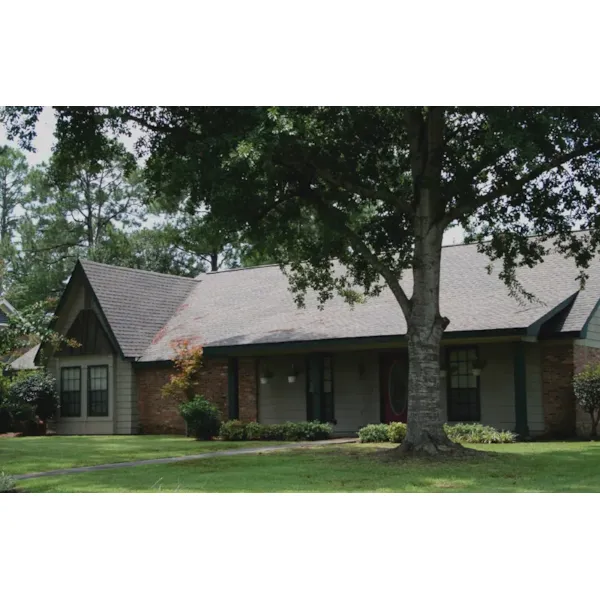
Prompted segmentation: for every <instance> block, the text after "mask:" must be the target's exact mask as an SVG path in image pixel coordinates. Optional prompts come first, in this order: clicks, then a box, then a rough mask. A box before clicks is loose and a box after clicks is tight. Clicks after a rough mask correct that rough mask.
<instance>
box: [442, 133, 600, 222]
mask: <svg viewBox="0 0 600 600" xmlns="http://www.w3.org/2000/svg"><path fill="white" fill-rule="evenodd" d="M598 151H600V142H598V143H596V144H590V145H589V146H584V147H582V148H578V149H576V150H572V151H571V152H567V153H566V154H560V155H558V156H556V157H554V158H553V159H552V160H550V161H548V162H546V163H544V164H542V165H539V166H537V167H535V168H534V169H532V170H531V171H529V173H527V174H526V175H524V176H523V177H521V178H520V179H514V180H513V181H511V182H509V183H507V184H506V185H504V186H502V187H501V188H499V189H497V190H495V191H493V192H489V193H488V194H484V195H483V196H475V197H474V198H473V199H472V200H471V201H469V202H465V203H462V204H457V205H456V206H455V207H454V208H453V209H452V210H450V211H449V212H448V213H447V214H446V216H445V217H444V219H443V221H442V223H443V225H444V226H447V225H449V224H450V223H451V222H452V221H455V220H457V219H460V218H461V217H463V216H465V215H466V214H468V213H470V212H472V211H474V210H477V209H478V208H479V207H481V206H484V205H485V204H487V203H488V202H492V201H494V200H497V199H498V198H501V197H502V196H511V195H512V194H515V193H517V192H520V191H521V190H522V189H523V187H525V185H527V184H528V183H530V182H532V181H533V180H534V179H537V178H538V177H540V176H541V175H543V174H544V173H547V172H548V171H551V170H552V169H555V168H556V167H560V166H561V165H562V164H564V163H566V162H569V161H570V160H573V159H574V158H579V157H580V156H585V155H586V154H591V153H592V152H598Z"/></svg>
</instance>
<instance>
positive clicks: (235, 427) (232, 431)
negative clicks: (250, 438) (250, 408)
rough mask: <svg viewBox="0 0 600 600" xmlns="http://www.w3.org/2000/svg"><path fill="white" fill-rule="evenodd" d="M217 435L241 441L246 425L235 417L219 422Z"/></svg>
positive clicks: (232, 440) (233, 440)
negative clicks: (219, 427)
mask: <svg viewBox="0 0 600 600" xmlns="http://www.w3.org/2000/svg"><path fill="white" fill-rule="evenodd" d="M219 437H220V438H221V439H223V440H227V441H231V442H241V441H243V440H245V439H246V425H244V423H242V422H241V421H238V420H237V419H234V420H232V421H225V422H224V423H222V424H221V429H220V430H219Z"/></svg>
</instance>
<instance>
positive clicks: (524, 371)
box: [256, 340, 546, 436]
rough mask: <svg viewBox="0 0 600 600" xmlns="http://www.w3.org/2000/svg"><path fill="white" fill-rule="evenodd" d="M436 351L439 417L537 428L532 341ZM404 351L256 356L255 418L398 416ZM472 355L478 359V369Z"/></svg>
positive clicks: (338, 421) (353, 421)
mask: <svg viewBox="0 0 600 600" xmlns="http://www.w3.org/2000/svg"><path fill="white" fill-rule="evenodd" d="M442 354H443V357H442V360H441V369H442V376H443V378H442V390H441V396H442V397H441V404H442V411H443V418H444V420H445V421H448V422H459V421H460V422H469V421H472V422H481V423H483V424H486V425H491V426H493V427H496V428H498V429H508V430H511V431H516V432H517V433H519V434H521V435H522V436H528V435H539V434H541V433H543V432H544V431H545V429H546V427H545V422H544V411H543V402H542V396H543V392H542V366H541V353H540V344H539V343H527V342H524V341H514V340H511V341H502V342H498V341H486V342H479V343H476V344H473V343H469V344H445V345H444V349H443V353H442ZM407 359H408V356H407V351H406V348H398V347H396V348H379V349H364V350H350V351H344V350H331V351H318V352H306V353H299V352H295V353H288V354H282V353H280V354H277V355H270V356H261V357H257V358H256V370H257V376H256V382H257V391H256V403H257V420H258V421H259V422H261V423H281V422H283V421H303V420H312V419H320V420H323V421H330V422H332V423H333V425H334V431H335V433H336V434H338V435H349V434H354V433H356V431H357V430H358V429H360V428H361V427H363V426H364V425H367V424H369V423H379V422H389V421H395V420H401V421H406V417H407V410H406V409H407V377H408V362H407ZM473 361H481V362H482V363H483V364H484V367H483V368H482V370H481V373H480V375H479V376H476V375H474V374H473ZM444 371H445V373H444ZM444 375H445V376H444Z"/></svg>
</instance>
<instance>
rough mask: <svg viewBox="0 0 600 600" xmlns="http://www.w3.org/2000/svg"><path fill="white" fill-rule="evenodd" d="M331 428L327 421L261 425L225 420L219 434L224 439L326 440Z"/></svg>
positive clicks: (331, 430) (331, 431)
mask: <svg viewBox="0 0 600 600" xmlns="http://www.w3.org/2000/svg"><path fill="white" fill-rule="evenodd" d="M332 433H333V428H332V427H331V425H330V424H329V423H321V422H320V421H301V422H291V421H288V422H286V423H275V424H273V425H263V424H262V423H256V422H254V421H253V422H251V423H246V424H244V423H242V422H241V421H237V420H236V421H226V422H225V423H223V425H221V432H220V436H221V438H223V439H224V440H228V441H238V440H265V441H286V442H303V441H315V440H326V439H329V438H330V437H331V434H332Z"/></svg>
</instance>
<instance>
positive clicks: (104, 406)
mask: <svg viewBox="0 0 600 600" xmlns="http://www.w3.org/2000/svg"><path fill="white" fill-rule="evenodd" d="M87 406H88V412H87V414H88V417H108V366H106V365H102V366H98V367H88V389H87Z"/></svg>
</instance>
